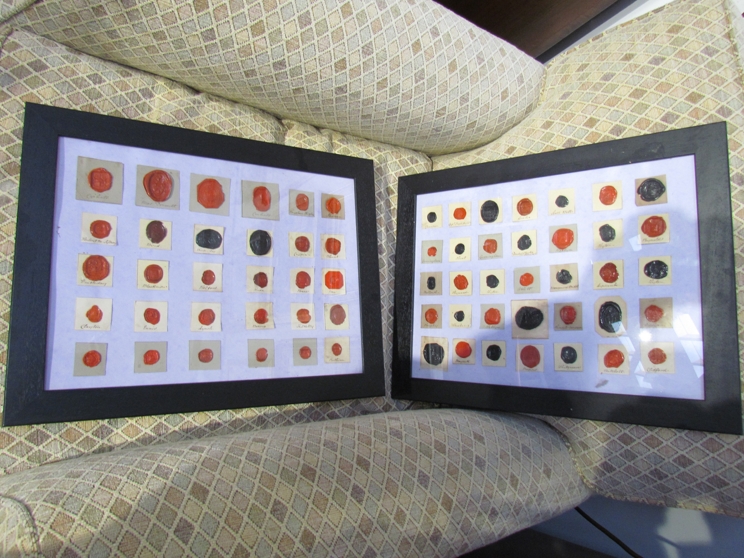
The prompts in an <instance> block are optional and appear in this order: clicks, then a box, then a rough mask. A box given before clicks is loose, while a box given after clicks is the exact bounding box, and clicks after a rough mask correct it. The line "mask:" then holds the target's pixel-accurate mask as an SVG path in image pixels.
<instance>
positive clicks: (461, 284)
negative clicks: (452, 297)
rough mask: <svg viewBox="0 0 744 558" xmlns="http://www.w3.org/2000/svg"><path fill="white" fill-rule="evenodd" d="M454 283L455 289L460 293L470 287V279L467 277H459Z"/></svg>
mask: <svg viewBox="0 0 744 558" xmlns="http://www.w3.org/2000/svg"><path fill="white" fill-rule="evenodd" d="M453 282H454V284H455V288H456V289H457V290H458V291H464V290H465V289H467V288H468V285H469V283H468V278H467V277H465V276H464V275H458V276H457V277H455V280H454V281H453Z"/></svg>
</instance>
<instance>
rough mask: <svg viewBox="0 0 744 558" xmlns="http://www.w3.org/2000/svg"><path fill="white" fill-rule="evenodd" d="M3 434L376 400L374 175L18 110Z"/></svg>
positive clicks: (333, 158)
mask: <svg viewBox="0 0 744 558" xmlns="http://www.w3.org/2000/svg"><path fill="white" fill-rule="evenodd" d="M23 139H24V143H23V154H22V165H21V183H20V190H19V192H20V193H19V217H18V223H17V234H16V253H15V267H14V287H13V295H12V307H11V325H10V340H9V356H8V367H7V380H6V400H5V412H4V414H3V418H4V424H5V425H16V424H29V423H36V422H57V421H72V420H83V419H97V418H109V417H120V416H134V415H154V414H164V413H175V412H188V411H198V410H210V409H224V408H238V407H249V406H259V405H279V404H287V403H299V402H310V401H324V400H331V399H349V398H357V397H367V396H376V395H382V394H383V393H384V380H383V360H382V340H381V331H382V328H381V316H380V290H379V280H378V277H377V273H376V272H375V271H374V270H376V269H377V262H378V255H377V235H376V218H375V199H374V177H373V168H372V162H371V161H369V160H364V159H357V158H353V157H344V156H339V155H332V154H327V153H320V152H316V151H308V150H303V149H296V148H291V147H286V146H281V145H273V144H267V143H261V142H256V141H249V140H243V139H238V138H231V137H225V136H218V135H214V134H207V133H201V132H194V131H190V130H185V129H177V128H171V127H166V126H160V125H155V124H148V123H143V122H136V121H132V120H122V119H117V118H111V117H105V116H100V115H95V114H89V113H83V112H76V111H70V110H64V109H58V108H53V107H48V106H41V105H34V104H28V105H27V106H26V113H25V128H24V138H23Z"/></svg>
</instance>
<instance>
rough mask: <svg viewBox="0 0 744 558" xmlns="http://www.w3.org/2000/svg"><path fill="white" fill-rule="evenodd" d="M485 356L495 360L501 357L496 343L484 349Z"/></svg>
mask: <svg viewBox="0 0 744 558" xmlns="http://www.w3.org/2000/svg"><path fill="white" fill-rule="evenodd" d="M486 358H487V359H488V360H492V361H494V362H496V361H497V360H499V359H500V358H501V347H499V346H498V345H489V346H488V348H487V349H486Z"/></svg>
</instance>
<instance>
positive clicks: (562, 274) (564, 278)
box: [555, 269, 573, 285]
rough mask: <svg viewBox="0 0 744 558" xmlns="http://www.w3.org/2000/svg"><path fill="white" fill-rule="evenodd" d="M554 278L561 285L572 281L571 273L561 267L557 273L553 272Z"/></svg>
mask: <svg viewBox="0 0 744 558" xmlns="http://www.w3.org/2000/svg"><path fill="white" fill-rule="evenodd" d="M555 280H556V281H558V282H559V283H560V284H561V285H568V284H569V283H570V282H571V281H573V275H571V272H570V271H568V270H567V269H561V270H560V271H559V272H558V273H556V274H555Z"/></svg>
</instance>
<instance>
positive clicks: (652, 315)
mask: <svg viewBox="0 0 744 558" xmlns="http://www.w3.org/2000/svg"><path fill="white" fill-rule="evenodd" d="M643 315H644V316H646V319H647V320H648V321H649V322H651V323H654V324H655V323H656V322H658V321H659V320H661V318H663V317H664V310H662V309H661V308H659V307H658V306H656V305H655V304H651V305H650V306H647V307H646V309H645V310H644V311H643Z"/></svg>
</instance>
